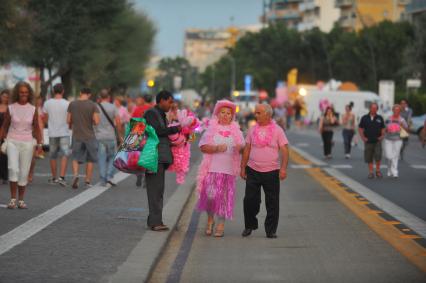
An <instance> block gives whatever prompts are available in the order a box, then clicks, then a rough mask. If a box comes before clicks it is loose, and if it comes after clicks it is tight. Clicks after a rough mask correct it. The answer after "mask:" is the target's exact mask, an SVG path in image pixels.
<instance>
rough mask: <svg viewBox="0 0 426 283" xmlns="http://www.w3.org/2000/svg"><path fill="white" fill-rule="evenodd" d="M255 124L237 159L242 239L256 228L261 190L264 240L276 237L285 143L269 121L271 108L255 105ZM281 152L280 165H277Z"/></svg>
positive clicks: (283, 136) (285, 150)
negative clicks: (242, 184)
mask: <svg viewBox="0 0 426 283" xmlns="http://www.w3.org/2000/svg"><path fill="white" fill-rule="evenodd" d="M255 117H256V121H257V124H256V125H255V126H254V127H252V128H250V129H249V131H248V134H247V137H246V146H245V148H244V151H243V157H242V160H241V177H242V178H243V179H245V180H246V191H245V196H244V222H245V229H244V231H243V233H242V236H243V237H247V236H249V235H250V234H251V233H252V231H253V230H256V229H257V228H258V221H257V217H256V216H257V214H258V213H259V210H260V202H261V191H260V188H261V187H263V191H264V192H265V204H266V211H267V215H266V219H265V232H266V237H268V238H276V237H277V235H276V232H277V227H278V219H279V212H280V211H279V207H280V180H284V179H285V178H286V177H287V164H288V148H287V146H288V140H287V137H286V135H285V133H284V131H283V129H282V128H281V127H279V126H278V125H277V124H276V123H275V122H274V121H273V120H272V108H271V106H270V105H268V104H259V105H257V106H256V109H255ZM280 153H281V163H280Z"/></svg>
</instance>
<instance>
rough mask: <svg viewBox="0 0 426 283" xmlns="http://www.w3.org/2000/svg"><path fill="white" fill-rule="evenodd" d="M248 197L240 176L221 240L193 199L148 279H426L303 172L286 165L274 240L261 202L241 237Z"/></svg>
mask: <svg viewBox="0 0 426 283" xmlns="http://www.w3.org/2000/svg"><path fill="white" fill-rule="evenodd" d="M243 197H244V183H243V182H242V181H239V182H238V193H237V197H236V207H235V219H234V220H233V221H232V222H228V223H227V224H226V228H225V237H224V238H219V239H217V238H214V237H207V236H205V235H204V229H205V223H206V216H205V214H202V215H199V214H198V213H197V212H193V211H192V209H193V205H194V201H192V202H190V205H189V207H187V216H185V213H184V214H183V219H181V221H180V224H179V228H180V229H178V231H176V232H175V234H174V235H173V236H172V241H171V243H172V244H169V246H168V248H166V250H165V252H164V253H163V258H162V261H160V263H159V264H158V265H157V268H156V269H155V270H154V272H153V275H152V277H151V281H150V282H383V283H390V282H395V283H396V282H398V283H399V282H426V274H425V273H423V272H422V271H420V269H418V268H417V267H416V266H414V265H413V264H412V263H410V262H409V261H408V260H407V259H406V258H405V257H404V256H403V255H401V254H400V253H399V252H398V251H396V250H395V249H394V248H393V247H392V246H391V245H390V244H388V242H386V241H385V240H383V239H382V238H380V237H379V236H378V235H377V234H376V233H375V232H373V231H372V230H371V229H370V228H369V227H368V226H367V225H366V224H365V223H364V222H362V221H361V220H360V219H359V218H358V217H356V216H355V215H354V214H353V213H352V212H351V211H350V210H349V209H347V208H346V207H345V206H344V205H342V204H341V203H340V202H339V201H338V200H337V199H336V198H334V197H333V196H332V195H331V194H330V193H329V192H328V191H326V190H325V189H324V188H323V187H322V185H320V184H319V183H318V182H316V181H315V180H314V179H313V178H312V177H311V176H310V175H309V174H308V173H307V172H306V171H305V170H297V169H289V172H288V179H287V180H286V181H285V182H283V183H282V185H281V213H280V225H279V228H278V232H277V234H278V238H277V239H267V238H266V237H265V232H264V230H263V221H264V218H265V215H266V212H265V208H264V203H262V209H261V212H260V213H259V224H260V223H262V225H261V226H260V227H259V229H258V230H257V231H254V233H253V234H252V235H251V236H249V237H248V238H242V237H241V232H242V230H243V228H244V225H243V213H242V212H243V208H242V203H243V201H242V200H243ZM262 198H263V195H262ZM263 199H264V198H263ZM179 237H181V238H182V242H181V243H180V244H177V243H176V242H174V241H173V238H179ZM173 249H175V251H176V250H177V252H173V251H171V250H173ZM176 254H177V256H176ZM171 255H173V258H171Z"/></svg>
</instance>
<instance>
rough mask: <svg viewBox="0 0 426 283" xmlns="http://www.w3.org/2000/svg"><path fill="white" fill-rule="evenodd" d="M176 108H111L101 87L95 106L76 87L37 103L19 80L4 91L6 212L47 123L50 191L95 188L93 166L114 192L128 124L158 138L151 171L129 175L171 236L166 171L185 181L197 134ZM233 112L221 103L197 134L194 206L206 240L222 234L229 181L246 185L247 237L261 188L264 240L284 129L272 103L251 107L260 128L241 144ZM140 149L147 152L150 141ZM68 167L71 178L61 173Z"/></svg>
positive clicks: (168, 100) (274, 205)
mask: <svg viewBox="0 0 426 283" xmlns="http://www.w3.org/2000/svg"><path fill="white" fill-rule="evenodd" d="M95 101H96V102H95ZM36 103H37V104H36ZM178 108H179V106H178V104H177V103H176V102H175V101H174V98H173V95H172V94H171V93H170V92H168V91H161V92H159V93H158V94H157V95H156V97H155V104H152V102H151V97H150V96H147V95H145V96H138V97H137V98H136V99H135V100H134V101H133V100H130V101H129V100H128V101H126V100H125V99H124V98H123V97H120V96H118V97H114V100H112V99H111V96H110V93H109V91H108V90H107V89H102V90H101V91H100V92H99V93H98V95H97V97H96V99H94V97H92V92H91V90H90V89H89V88H82V89H81V90H80V93H79V97H78V98H77V99H75V100H73V101H71V102H70V101H68V100H67V99H66V98H65V93H64V87H63V85H62V84H56V85H54V86H53V90H52V97H51V98H50V99H48V100H47V101H46V102H45V103H44V104H43V102H42V100H41V99H36V98H35V94H34V91H33V89H32V87H31V86H30V85H29V84H28V83H26V82H19V83H17V84H16V86H15V87H14V89H13V90H12V91H11V92H10V91H8V90H4V91H2V92H1V94H0V122H1V125H2V126H1V130H0V140H1V141H2V145H1V151H2V154H1V155H0V178H1V179H2V180H3V182H6V181H9V185H10V194H11V199H10V201H9V204H8V206H7V207H8V208H10V209H14V208H21V209H25V208H27V204H26V202H25V201H24V196H25V189H26V186H27V184H28V183H30V182H31V178H32V174H34V173H33V170H34V169H32V167H34V163H35V159H36V157H39V158H41V157H42V156H44V152H43V144H44V142H45V141H44V134H43V132H44V126H45V125H47V132H48V137H49V141H48V144H49V161H50V169H51V177H50V178H49V179H48V183H49V184H54V185H59V186H64V187H66V186H68V185H70V186H71V187H72V188H73V189H78V188H79V187H80V186H81V183H83V184H84V187H85V188H91V187H92V186H93V185H92V179H93V172H94V166H95V164H96V163H97V164H98V169H99V178H100V182H101V185H102V186H108V187H113V186H116V184H115V182H114V175H115V173H116V172H117V171H116V168H115V167H117V166H115V165H116V164H115V163H114V160H115V157H116V155H118V154H119V153H117V151H118V152H120V150H122V148H123V144H126V142H129V141H128V139H129V134H128V133H129V130H130V131H131V130H132V129H131V127H127V128H128V129H127V130H125V128H126V125H127V124H129V122H130V123H132V121H133V120H134V121H137V122H142V123H145V124H144V125H145V126H143V128H144V129H145V128H147V127H151V128H152V129H153V130H154V131H155V136H156V149H157V150H156V153H157V155H156V165H155V169H156V170H144V171H138V172H139V173H138V174H137V176H136V177H137V181H136V185H137V186H142V184H145V187H146V191H147V199H148V206H149V215H148V219H147V224H148V227H149V228H150V229H151V230H153V231H165V230H168V229H169V228H168V227H167V225H165V224H164V223H163V219H162V210H163V202H164V189H165V172H166V170H170V171H173V172H176V175H177V179H176V180H177V183H183V182H184V180H185V174H186V173H187V172H188V169H189V158H190V147H189V145H188V142H190V141H192V140H193V137H192V135H193V133H194V131H195V129H196V128H199V127H200V124H199V120H198V119H197V118H196V117H195V114H193V113H192V112H191V111H189V110H186V109H178ZM236 112H237V111H236V104H234V103H233V102H231V101H229V100H220V101H218V102H217V103H216V105H215V107H214V110H213V111H212V112H211V117H209V119H208V122H206V123H205V125H204V127H203V129H204V132H203V133H202V136H201V139H200V141H199V148H200V150H201V152H202V153H203V160H202V162H201V165H200V167H199V168H198V177H197V192H198V196H199V197H198V203H197V205H196V208H197V209H198V210H199V211H204V212H206V213H207V215H208V217H207V224H206V230H205V233H206V235H213V234H214V236H216V237H222V236H224V230H225V221H226V220H230V219H232V218H233V210H234V202H235V190H236V182H237V178H238V177H241V178H242V179H244V180H245V181H246V191H245V197H244V219H245V229H244V231H243V233H242V235H243V236H244V237H247V236H249V235H250V234H251V233H252V231H253V230H256V229H257V228H258V221H257V214H258V213H259V210H260V204H261V188H262V187H263V190H264V193H265V199H266V203H265V204H266V210H267V217H266V220H265V232H266V235H267V237H268V238H275V237H276V231H277V227H278V219H279V192H280V180H284V179H285V178H286V176H287V173H286V168H287V163H288V149H287V144H288V140H287V138H286V135H285V133H284V130H283V128H282V127H280V126H279V125H277V123H276V122H275V121H274V120H273V119H272V116H273V109H272V107H271V106H270V105H269V104H259V105H257V106H256V109H255V113H254V116H255V119H256V121H257V123H256V125H255V126H254V127H252V128H250V129H249V130H248V132H247V135H246V137H245V138H244V136H243V133H242V131H241V130H240V126H239V124H238V123H237V121H236ZM141 118H143V119H141ZM141 140H142V139H141ZM131 142H133V141H131ZM145 142H146V144H144V145H145V146H147V145H148V141H147V140H145ZM120 145H121V146H120ZM119 146H120V147H119ZM142 152H143V150H142ZM141 156H142V153H141ZM280 156H281V158H280ZM69 159H71V167H72V178H70V179H68V178H67V175H66V172H67V167H68V160H69ZM83 164H84V165H85V174H84V175H80V173H79V172H80V168H79V167H80V166H81V165H83ZM138 164H139V163H138ZM114 166H115V167H114ZM58 167H59V168H58ZM117 168H119V167H117ZM141 172H143V173H141ZM82 176H83V177H82ZM80 179H82V180H80Z"/></svg>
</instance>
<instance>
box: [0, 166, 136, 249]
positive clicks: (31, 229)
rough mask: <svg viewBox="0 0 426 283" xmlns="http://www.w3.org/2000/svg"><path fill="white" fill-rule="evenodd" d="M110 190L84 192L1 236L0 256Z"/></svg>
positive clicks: (96, 188) (119, 178) (120, 177)
mask: <svg viewBox="0 0 426 283" xmlns="http://www.w3.org/2000/svg"><path fill="white" fill-rule="evenodd" d="M128 176H129V175H128V174H125V173H122V172H120V173H117V174H116V175H115V176H114V180H113V181H114V182H115V183H118V182H121V181H122V180H124V179H125V178H127V177H128ZM106 190H108V188H107V187H102V186H100V185H99V183H98V184H96V185H95V186H93V187H92V188H90V189H87V190H85V191H84V192H82V193H80V194H78V195H76V196H75V197H73V198H71V199H68V200H66V201H64V202H62V203H60V204H58V205H57V206H55V207H53V208H51V209H49V210H47V211H46V212H44V213H42V214H40V215H38V216H36V217H34V218H32V219H30V220H28V221H27V222H25V223H24V224H22V225H20V226H18V227H16V228H15V229H13V230H12V231H10V232H8V233H6V234H4V235H2V236H0V255H2V254H4V253H5V252H7V251H9V250H10V249H12V248H13V247H15V246H17V245H19V244H21V243H22V242H24V241H25V240H27V239H28V238H30V237H32V236H33V235H35V234H37V233H38V232H40V231H41V230H43V229H44V228H46V227H47V226H49V225H50V224H52V223H53V222H55V221H56V220H58V219H60V218H62V217H63V216H65V215H67V214H68V213H70V212H72V211H73V210H75V209H76V208H78V207H80V206H82V205H84V204H85V203H87V202H89V201H90V200H92V199H94V198H96V197H98V196H99V195H101V194H102V193H104V192H105V191H106Z"/></svg>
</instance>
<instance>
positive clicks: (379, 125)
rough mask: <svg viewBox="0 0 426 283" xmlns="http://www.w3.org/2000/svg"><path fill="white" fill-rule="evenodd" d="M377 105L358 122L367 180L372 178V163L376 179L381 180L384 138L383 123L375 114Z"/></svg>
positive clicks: (381, 118)
mask: <svg viewBox="0 0 426 283" xmlns="http://www.w3.org/2000/svg"><path fill="white" fill-rule="evenodd" d="M378 108H379V107H378V105H377V103H372V104H371V105H370V112H369V113H368V114H366V115H364V116H362V118H361V120H360V122H359V126H358V127H359V135H360V136H361V139H362V140H363V141H364V143H365V146H364V159H365V162H366V163H368V169H369V174H368V178H369V179H373V178H374V172H373V167H374V166H373V161H375V162H376V177H377V178H382V177H383V175H382V173H381V172H380V162H381V160H382V140H383V138H384V136H385V122H384V120H383V117H382V116H380V115H378V114H377V110H378Z"/></svg>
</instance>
